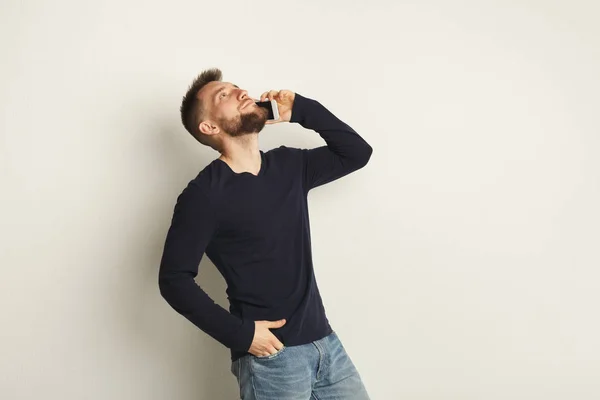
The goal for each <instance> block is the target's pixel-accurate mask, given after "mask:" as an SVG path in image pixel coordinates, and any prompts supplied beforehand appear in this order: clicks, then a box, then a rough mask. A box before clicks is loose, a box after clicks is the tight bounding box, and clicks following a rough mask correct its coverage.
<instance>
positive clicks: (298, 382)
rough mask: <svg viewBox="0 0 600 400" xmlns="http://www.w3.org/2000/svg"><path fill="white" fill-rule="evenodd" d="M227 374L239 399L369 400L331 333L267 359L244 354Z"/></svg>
mask: <svg viewBox="0 0 600 400" xmlns="http://www.w3.org/2000/svg"><path fill="white" fill-rule="evenodd" d="M231 372H232V373H233V375H235V377H236V378H237V381H238V384H239V388H240V396H241V399H242V400H369V395H368V394H367V391H366V389H365V387H364V385H363V383H362V380H361V378H360V375H359V373H358V371H357V370H356V367H355V366H354V364H353V363H352V360H351V359H350V357H349V356H348V354H347V353H346V350H345V349H344V346H343V345H342V342H341V341H340V339H339V338H338V336H337V334H336V333H335V332H332V333H331V334H330V335H328V336H326V337H324V338H323V339H320V340H315V341H314V342H311V343H307V344H303V345H299V346H289V347H287V346H284V347H282V348H281V350H279V351H278V352H277V353H275V354H272V355H270V356H263V357H257V356H255V355H253V354H249V355H246V356H244V357H242V358H240V359H237V360H235V361H234V362H232V363H231Z"/></svg>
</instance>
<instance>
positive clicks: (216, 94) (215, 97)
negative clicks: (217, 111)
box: [213, 85, 240, 102]
mask: <svg viewBox="0 0 600 400" xmlns="http://www.w3.org/2000/svg"><path fill="white" fill-rule="evenodd" d="M233 86H234V87H236V88H238V89H239V88H240V87H239V86H238V85H233ZM225 89H227V86H221V89H219V90H218V91H217V93H215V95H214V97H213V100H214V101H215V102H216V101H217V96H218V95H219V93H221V92H222V91H223V90H225Z"/></svg>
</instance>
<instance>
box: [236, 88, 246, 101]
mask: <svg viewBox="0 0 600 400" xmlns="http://www.w3.org/2000/svg"><path fill="white" fill-rule="evenodd" d="M247 97H248V91H247V90H243V89H242V90H240V92H239V94H238V100H240V101H241V100H246V99H247Z"/></svg>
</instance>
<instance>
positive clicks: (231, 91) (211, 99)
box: [200, 81, 268, 137]
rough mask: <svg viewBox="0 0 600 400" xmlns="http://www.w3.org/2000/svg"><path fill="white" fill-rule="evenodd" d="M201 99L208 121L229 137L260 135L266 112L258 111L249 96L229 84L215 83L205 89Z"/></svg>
mask: <svg viewBox="0 0 600 400" xmlns="http://www.w3.org/2000/svg"><path fill="white" fill-rule="evenodd" d="M200 96H202V99H203V101H204V105H205V107H206V110H207V114H208V117H207V119H210V120H212V121H214V123H215V124H216V125H217V126H219V128H221V130H222V131H223V132H225V133H226V134H228V135H229V136H232V137H235V136H241V135H245V134H249V133H254V132H256V133H258V132H260V131H261V130H262V129H263V128H264V126H265V123H266V121H267V117H268V111H267V110H266V109H265V108H263V107H258V106H257V105H256V104H255V103H254V101H255V99H253V98H252V97H250V96H248V92H247V91H245V90H243V89H240V88H239V87H238V86H237V85H234V84H232V83H230V82H220V81H214V82H210V83H208V84H207V85H205V86H204V88H203V89H202V90H201V93H200Z"/></svg>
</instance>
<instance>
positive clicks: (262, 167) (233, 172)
mask: <svg viewBox="0 0 600 400" xmlns="http://www.w3.org/2000/svg"><path fill="white" fill-rule="evenodd" d="M259 153H260V168H259V170H258V173H257V174H256V175H254V174H253V173H252V172H248V171H243V172H235V171H234V170H233V169H231V167H230V166H229V164H227V163H226V162H225V161H224V160H221V159H220V158H217V159H216V160H215V161H217V162H221V163H223V165H224V166H225V168H226V169H228V170H229V172H231V173H232V174H233V175H235V176H243V175H250V176H251V177H253V178H258V177H259V176H261V175H262V173H263V171H264V169H265V156H264V153H263V151H262V150H259Z"/></svg>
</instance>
